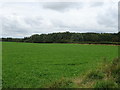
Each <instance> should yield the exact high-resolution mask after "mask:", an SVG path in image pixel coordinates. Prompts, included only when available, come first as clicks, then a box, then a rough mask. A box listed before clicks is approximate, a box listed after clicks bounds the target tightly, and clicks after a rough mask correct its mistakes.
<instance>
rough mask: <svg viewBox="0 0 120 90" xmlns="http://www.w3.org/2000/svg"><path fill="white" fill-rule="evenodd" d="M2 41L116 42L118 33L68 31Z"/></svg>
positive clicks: (3, 39)
mask: <svg viewBox="0 0 120 90" xmlns="http://www.w3.org/2000/svg"><path fill="white" fill-rule="evenodd" d="M2 41H10V42H31V43H89V44H91V43H94V44H118V43H117V42H119V33H70V32H61V33H60V32H59V33H50V34H40V35H39V34H35V35H32V36H30V37H24V38H19V39H18V38H2Z"/></svg>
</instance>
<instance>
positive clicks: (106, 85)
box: [94, 80, 118, 89]
mask: <svg viewBox="0 0 120 90" xmlns="http://www.w3.org/2000/svg"><path fill="white" fill-rule="evenodd" d="M94 88H105V89H106V88H118V85H117V84H116V83H115V82H114V81H111V80H106V81H98V82H97V83H96V84H95V86H94Z"/></svg>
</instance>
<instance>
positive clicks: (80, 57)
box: [2, 42, 118, 88]
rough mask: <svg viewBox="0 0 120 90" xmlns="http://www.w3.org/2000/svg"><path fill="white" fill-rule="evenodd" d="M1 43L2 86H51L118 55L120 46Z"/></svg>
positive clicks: (94, 67)
mask: <svg viewBox="0 0 120 90" xmlns="http://www.w3.org/2000/svg"><path fill="white" fill-rule="evenodd" d="M2 46H3V47H2V67H3V69H2V70H3V71H2V76H3V77H2V79H3V88H6V87H11V88H13V87H14V88H41V87H48V86H49V85H51V83H54V82H55V81H58V80H62V79H63V78H74V77H78V76H80V75H82V74H83V73H85V72H87V71H89V70H91V69H92V70H93V69H96V68H97V67H98V66H99V64H100V63H101V62H103V60H104V59H106V60H108V62H110V61H111V60H112V59H114V58H116V57H117V56H118V46H110V45H80V44H38V43H15V42H3V43H2ZM68 87H71V86H68Z"/></svg>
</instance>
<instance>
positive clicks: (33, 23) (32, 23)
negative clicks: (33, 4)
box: [24, 17, 43, 27]
mask: <svg viewBox="0 0 120 90" xmlns="http://www.w3.org/2000/svg"><path fill="white" fill-rule="evenodd" d="M42 20H43V18H41V17H34V18H32V17H31V18H24V21H25V22H26V24H29V25H30V26H32V27H34V26H40V24H42Z"/></svg>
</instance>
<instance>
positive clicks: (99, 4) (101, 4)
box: [90, 2, 104, 7]
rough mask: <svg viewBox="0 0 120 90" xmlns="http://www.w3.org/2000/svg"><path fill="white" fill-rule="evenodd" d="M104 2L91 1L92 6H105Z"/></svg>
mask: <svg viewBox="0 0 120 90" xmlns="http://www.w3.org/2000/svg"><path fill="white" fill-rule="evenodd" d="M103 5H104V2H92V3H91V5H90V6H91V7H99V6H103Z"/></svg>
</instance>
